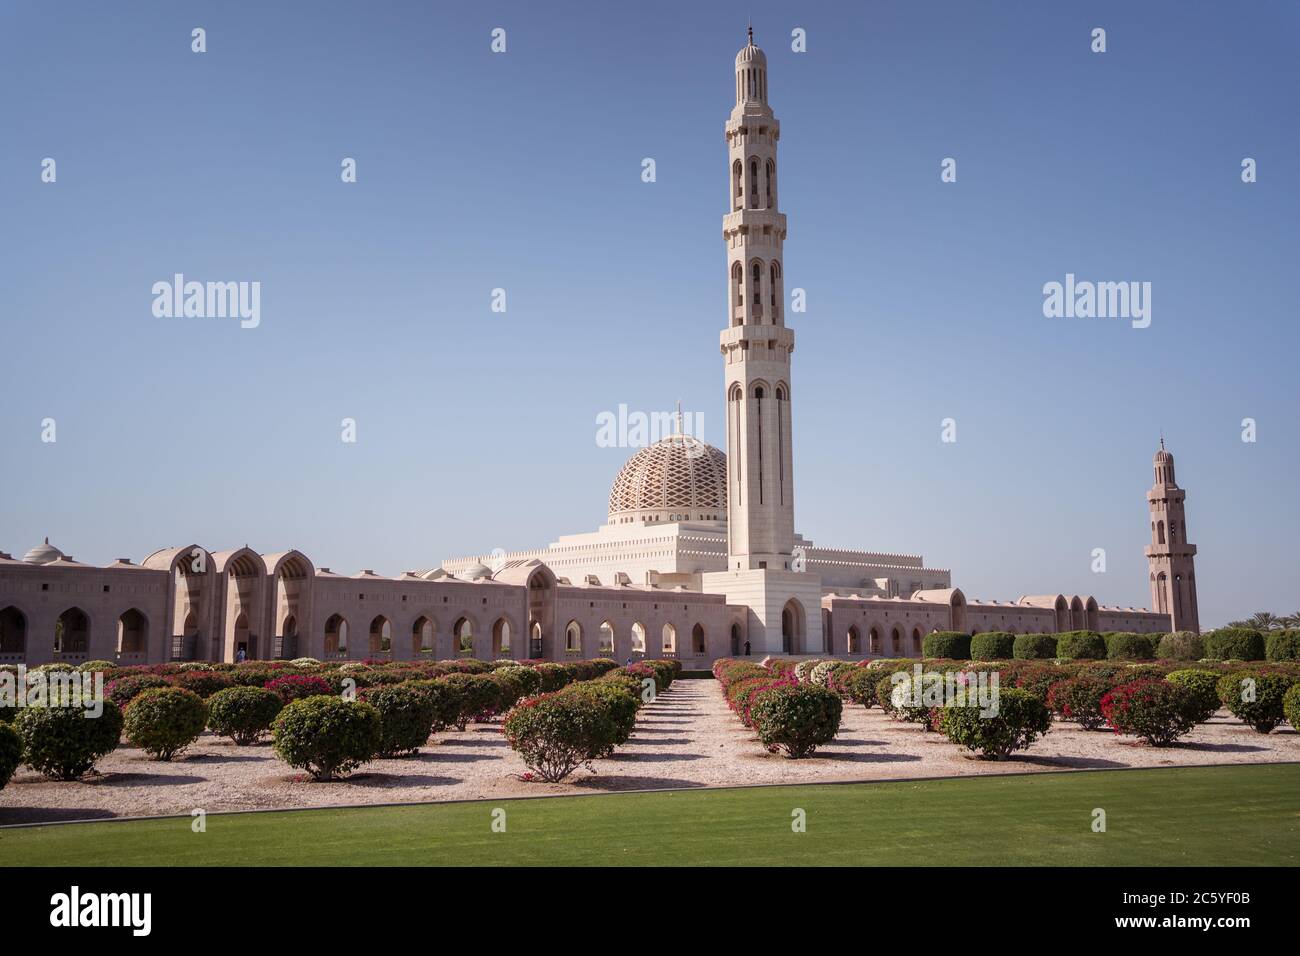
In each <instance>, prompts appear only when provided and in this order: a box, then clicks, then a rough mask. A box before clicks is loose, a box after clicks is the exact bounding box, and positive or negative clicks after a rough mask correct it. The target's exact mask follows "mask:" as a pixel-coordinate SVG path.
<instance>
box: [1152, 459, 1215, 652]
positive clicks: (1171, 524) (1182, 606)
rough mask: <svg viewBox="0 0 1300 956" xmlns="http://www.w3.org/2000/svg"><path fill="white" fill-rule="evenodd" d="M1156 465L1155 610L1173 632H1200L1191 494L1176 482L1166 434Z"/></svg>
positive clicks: (1154, 497)
mask: <svg viewBox="0 0 1300 956" xmlns="http://www.w3.org/2000/svg"><path fill="white" fill-rule="evenodd" d="M1152 464H1153V465H1154V466H1155V477H1156V483H1155V484H1154V485H1153V486H1152V487H1151V490H1150V491H1148V492H1147V507H1148V508H1149V509H1150V511H1151V544H1149V545H1148V546H1147V549H1146V555H1147V564H1148V566H1149V567H1150V570H1151V610H1153V611H1158V612H1159V613H1161V614H1167V615H1169V629H1170V630H1171V631H1197V632H1199V631H1200V629H1201V622H1200V616H1199V614H1198V613H1197V610H1196V569H1195V566H1194V561H1193V557H1194V556H1195V554H1196V545H1194V544H1190V543H1188V540H1187V519H1186V514H1185V512H1184V508H1183V503H1184V501H1185V499H1186V497H1187V492H1185V491H1183V489H1182V488H1179V487H1178V482H1177V481H1175V480H1174V456H1173V455H1171V454H1170V453H1169V452H1168V451H1166V450H1165V439H1164V436H1163V435H1162V436H1161V438H1160V450H1159V451H1158V452H1156V455H1155V458H1154V459H1153V460H1152Z"/></svg>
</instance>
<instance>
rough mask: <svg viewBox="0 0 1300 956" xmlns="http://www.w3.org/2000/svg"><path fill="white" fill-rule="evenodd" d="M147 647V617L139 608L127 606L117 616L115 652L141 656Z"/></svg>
mask: <svg viewBox="0 0 1300 956" xmlns="http://www.w3.org/2000/svg"><path fill="white" fill-rule="evenodd" d="M148 647H149V619H148V618H147V617H145V616H144V613H143V612H142V611H141V610H140V609H139V608H134V607H132V608H127V609H126V610H125V611H123V612H122V613H121V614H119V615H118V618H117V653H118V654H123V655H131V656H141V657H143V656H144V655H145V653H146V652H147V650H148Z"/></svg>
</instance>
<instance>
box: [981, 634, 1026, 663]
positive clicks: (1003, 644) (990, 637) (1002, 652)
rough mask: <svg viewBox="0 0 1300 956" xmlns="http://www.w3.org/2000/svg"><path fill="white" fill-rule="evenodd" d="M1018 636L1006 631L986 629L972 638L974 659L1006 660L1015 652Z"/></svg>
mask: <svg viewBox="0 0 1300 956" xmlns="http://www.w3.org/2000/svg"><path fill="white" fill-rule="evenodd" d="M1015 648H1016V636H1015V635H1014V634H1009V633H1007V632H1006V631H985V632H984V633H983V634H976V635H975V636H974V637H972V638H971V639H970V656H971V660H973V661H1005V660H1009V659H1010V658H1011V656H1012V655H1013V654H1014V653H1015Z"/></svg>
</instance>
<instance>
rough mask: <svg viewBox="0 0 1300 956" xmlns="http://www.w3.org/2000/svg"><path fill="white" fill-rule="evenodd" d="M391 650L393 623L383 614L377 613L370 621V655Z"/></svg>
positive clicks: (386, 652)
mask: <svg viewBox="0 0 1300 956" xmlns="http://www.w3.org/2000/svg"><path fill="white" fill-rule="evenodd" d="M392 650H393V625H392V622H390V621H389V620H388V618H386V617H385V616H384V615H382V614H378V615H376V616H375V617H374V618H372V619H371V621H370V645H369V651H370V653H371V654H372V655H375V654H388V653H391V651H392Z"/></svg>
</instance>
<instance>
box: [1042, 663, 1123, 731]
mask: <svg viewBox="0 0 1300 956" xmlns="http://www.w3.org/2000/svg"><path fill="white" fill-rule="evenodd" d="M1114 686H1115V682H1114V681H1113V680H1108V679H1107V678H1104V677H1098V676H1096V675H1093V674H1080V675H1079V676H1078V677H1067V678H1066V679H1065V680H1058V681H1057V682H1056V683H1055V684H1052V685H1051V687H1049V688H1048V690H1047V706H1048V707H1050V708H1051V709H1052V710H1053V711H1054V712H1056V713H1058V714H1060V715H1061V716H1062V717H1064V718H1065V719H1066V720H1073V721H1075V722H1076V723H1077V724H1078V725H1079V726H1080V727H1082V728H1083V729H1084V730H1097V729H1099V728H1100V727H1101V726H1102V725H1103V724H1105V723H1106V717H1105V715H1103V714H1102V712H1101V699H1102V698H1103V697H1105V696H1106V695H1107V694H1108V693H1110V691H1111V689H1112V688H1114Z"/></svg>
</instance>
